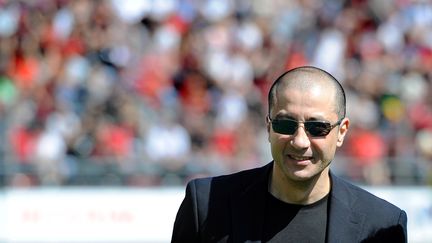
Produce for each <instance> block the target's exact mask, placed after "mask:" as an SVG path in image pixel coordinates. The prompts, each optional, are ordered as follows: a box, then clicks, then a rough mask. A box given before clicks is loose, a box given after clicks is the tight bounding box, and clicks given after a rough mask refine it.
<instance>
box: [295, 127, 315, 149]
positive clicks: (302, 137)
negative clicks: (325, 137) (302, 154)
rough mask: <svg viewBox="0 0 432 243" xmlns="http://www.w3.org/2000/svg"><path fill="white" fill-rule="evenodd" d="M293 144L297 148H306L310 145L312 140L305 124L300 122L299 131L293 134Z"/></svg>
mask: <svg viewBox="0 0 432 243" xmlns="http://www.w3.org/2000/svg"><path fill="white" fill-rule="evenodd" d="M291 144H292V146H293V147H295V148H296V149H306V148H308V147H309V146H310V140H309V137H308V135H307V134H306V130H305V128H304V126H302V125H300V124H299V127H298V128H297V131H296V132H295V133H294V134H293V135H292V140H291Z"/></svg>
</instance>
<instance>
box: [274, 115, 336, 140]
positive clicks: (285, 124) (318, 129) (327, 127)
mask: <svg viewBox="0 0 432 243" xmlns="http://www.w3.org/2000/svg"><path fill="white" fill-rule="evenodd" d="M268 119H269V121H270V122H271V124H272V128H273V131H275V132H277V133H280V134H285V135H293V134H294V133H295V132H296V131H297V129H298V127H299V123H303V124H304V127H305V130H306V132H307V133H308V134H309V135H311V136H312V137H325V136H327V135H328V134H329V133H330V131H331V130H332V129H333V128H335V127H337V126H339V125H340V124H341V122H342V120H343V119H340V120H339V121H337V122H336V123H335V124H333V125H332V124H330V122H328V121H305V122H299V121H296V120H292V119H288V118H283V119H274V120H273V119H271V118H270V116H268Z"/></svg>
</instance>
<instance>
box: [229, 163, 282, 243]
mask: <svg viewBox="0 0 432 243" xmlns="http://www.w3.org/2000/svg"><path fill="white" fill-rule="evenodd" d="M272 166H273V163H269V164H267V165H266V166H264V167H263V169H262V170H261V172H260V174H259V175H257V177H256V178H254V180H255V182H254V183H253V184H250V185H247V186H245V187H244V188H245V190H244V191H242V192H239V193H238V194H236V195H234V194H233V195H232V197H231V198H232V207H231V210H232V217H233V218H232V226H233V229H232V236H233V242H260V239H261V235H262V228H263V222H264V212H265V207H266V193H267V190H268V188H267V185H268V178H269V173H270V171H271V169H272ZM247 183H250V181H248V182H247Z"/></svg>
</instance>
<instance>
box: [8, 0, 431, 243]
mask: <svg viewBox="0 0 432 243" xmlns="http://www.w3.org/2000/svg"><path fill="white" fill-rule="evenodd" d="M0 57H1V58H0V136H1V137H2V138H3V140H2V143H0V156H1V159H0V186H1V188H2V190H1V193H0V215H6V216H7V217H0V218H1V220H3V221H1V220H0V226H1V225H3V226H4V227H5V228H4V227H1V228H3V230H0V240H1V239H4V241H6V242H7V241H14V242H20V241H22V242H27V241H31V240H35V239H36V240H39V241H46V242H50V241H51V240H52V241H55V242H63V241H68V242H71V241H74V242H75V241H76V242H80V241H81V240H84V241H87V242H88V241H89V240H91V241H95V242H96V241H100V242H107V240H108V241H109V240H110V242H113V241H115V242H123V241H128V242H159V241H160V242H164V241H169V237H170V236H169V234H170V230H171V227H172V223H173V217H174V214H175V212H176V210H177V208H178V206H179V203H180V202H181V199H182V197H183V192H184V185H185V183H186V182H187V181H189V180H190V179H192V178H196V177H202V176H212V175H220V174H226V173H230V172H235V171H239V170H241V169H247V168H252V167H256V166H261V165H264V164H266V163H268V162H269V161H271V157H270V151H269V144H268V142H267V134H266V133H267V132H266V129H265V123H264V122H265V116H266V114H267V100H266V99H267V96H266V95H267V91H268V88H269V87H270V85H271V83H272V82H273V80H274V79H275V78H276V77H277V76H279V75H280V74H281V73H282V72H284V71H285V70H287V69H290V68H293V67H296V66H300V65H315V66H318V67H321V68H323V69H325V70H327V71H329V72H330V73H332V74H333V75H334V76H335V77H336V78H338V79H339V80H340V82H341V83H342V84H343V86H344V88H345V90H346V93H347V99H348V100H347V102H348V104H347V116H348V117H349V118H350V119H351V127H350V131H349V134H348V140H347V141H346V143H345V144H344V146H343V147H342V148H341V149H340V150H339V151H338V154H337V157H336V159H335V161H334V162H333V165H332V166H333V167H332V168H333V171H334V172H335V173H336V174H338V175H340V176H342V177H345V178H347V179H348V180H350V181H352V182H354V183H357V184H359V185H362V186H364V187H366V188H368V189H370V190H371V191H373V192H375V193H377V194H379V195H380V196H382V197H384V198H386V199H388V200H390V201H391V202H393V203H395V204H397V205H399V206H401V207H403V208H404V207H405V208H404V209H405V210H407V212H408V214H409V215H408V216H409V220H410V222H409V223H410V225H409V233H411V232H412V234H410V239H411V240H412V241H413V242H414V241H415V242H423V241H424V242H426V241H431V240H432V233H431V232H428V230H427V229H428V228H429V229H430V227H431V226H432V191H431V189H430V186H431V185H432V3H431V2H430V1H427V0H371V1H365V0H354V1H345V0H332V1H330V0H329V1H318V0H296V1H280V0H265V1H264V0H236V1H229V0H202V1H198V0H142V1H134V0H110V1H109V0H105V1H104V0H97V1H86V0H75V1H72V0H34V1H24V0H17V1H12V0H0ZM121 198H123V199H121ZM103 205H105V207H103ZM119 205H120V206H119ZM163 205H165V206H163ZM101 206H102V207H101ZM156 206H161V207H162V206H163V207H162V209H161V210H159V211H154V210H156V209H155V208H154V207H156ZM160 211H161V212H164V213H165V214H166V215H161V214H159V212H160ZM155 212H158V213H155ZM371 213H373V212H371ZM59 215H60V216H59ZM146 220H147V221H146ZM158 222H159V224H158ZM53 224H54V225H57V226H56V228H55V229H56V230H55V231H50V232H54V233H50V234H51V235H49V234H48V233H46V235H45V234H44V232H45V231H44V230H45V229H48V228H50V227H51V230H52V227H53V226H52V225H53ZM50 225H51V226H50ZM45 226H46V227H45ZM92 227H93V228H92ZM141 227H142V228H141ZM23 229H24V230H25V229H26V230H27V234H26V233H25V232H23ZM98 230H99V231H98ZM429 231H430V230H429ZM56 232H57V234H56ZM71 232H73V234H72V233H71ZM102 232H103V233H102ZM68 233H70V235H68ZM72 235H73V236H74V237H75V238H71V237H72ZM150 235H151V236H150ZM65 236H68V237H69V238H62V237H65ZM104 237H105V238H104Z"/></svg>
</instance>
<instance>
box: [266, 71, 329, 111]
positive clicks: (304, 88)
mask: <svg viewBox="0 0 432 243" xmlns="http://www.w3.org/2000/svg"><path fill="white" fill-rule="evenodd" d="M310 78H311V77H306V78H300V79H296V80H293V81H290V82H288V83H287V84H285V85H282V86H280V87H278V90H277V92H276V97H275V98H276V99H275V106H274V109H273V112H272V113H273V114H274V115H290V116H296V117H302V118H305V119H306V118H327V119H331V118H332V117H333V116H334V115H336V108H335V107H336V105H335V90H334V88H333V87H332V84H331V83H330V82H326V81H321V80H317V79H310ZM333 114H334V115H333ZM336 116H337V115H336Z"/></svg>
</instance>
